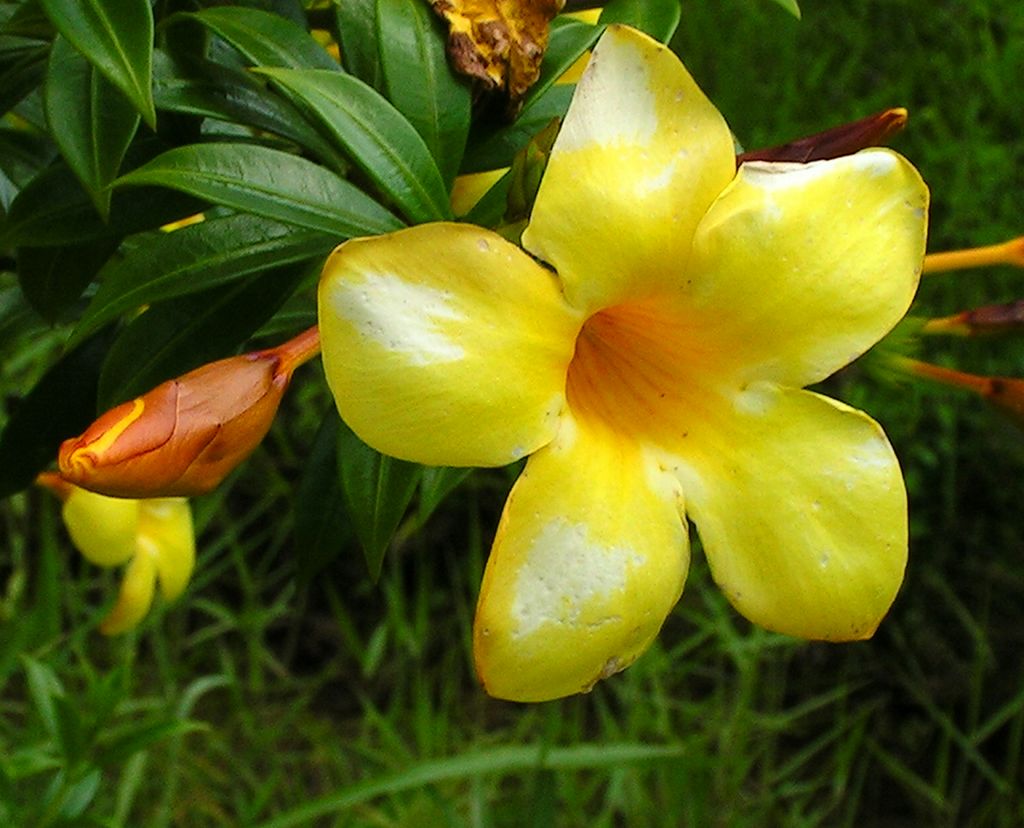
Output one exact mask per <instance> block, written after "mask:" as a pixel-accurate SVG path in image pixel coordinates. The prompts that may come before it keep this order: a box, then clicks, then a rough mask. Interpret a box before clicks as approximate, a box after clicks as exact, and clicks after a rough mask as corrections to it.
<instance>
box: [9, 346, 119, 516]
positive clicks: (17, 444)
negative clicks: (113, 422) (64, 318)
mask: <svg viewBox="0 0 1024 828" xmlns="http://www.w3.org/2000/svg"><path fill="white" fill-rule="evenodd" d="M109 343H110V337H109V334H107V333H106V332H103V333H100V334H97V335H96V336H94V337H93V338H92V339H89V340H88V341H86V342H84V343H83V344H82V345H81V346H79V347H78V348H76V349H75V350H73V351H71V352H70V353H68V354H66V355H65V356H64V357H63V358H61V360H60V361H59V362H57V363H56V364H55V365H53V366H52V367H51V368H50V369H49V370H48V371H47V372H46V373H45V374H44V375H43V377H42V379H40V380H39V382H37V383H36V385H35V387H34V388H33V389H32V390H31V391H30V392H29V393H28V394H26V395H25V396H24V397H22V398H21V400H19V401H18V404H17V406H16V407H15V408H14V413H13V414H12V415H11V418H10V419H9V420H8V421H7V425H6V426H5V427H4V429H3V432H2V433H0V498H4V497H7V496H8V495H10V494H14V492H17V491H20V490H21V489H24V488H25V487H26V486H28V485H29V484H30V483H31V482H32V481H33V480H34V479H35V476H36V475H37V474H39V472H41V471H42V470H43V469H45V468H46V467H47V466H48V465H50V463H52V462H53V461H54V459H55V458H56V457H57V449H58V448H59V447H60V444H61V442H62V441H64V440H65V439H67V438H68V437H73V436H74V435H76V434H78V433H80V432H81V431H83V430H84V429H85V427H86V426H87V425H89V423H91V422H92V421H93V420H94V419H95V418H96V382H97V380H98V379H99V373H100V364H101V362H102V360H103V355H104V354H105V353H106V350H107V346H108V345H109Z"/></svg>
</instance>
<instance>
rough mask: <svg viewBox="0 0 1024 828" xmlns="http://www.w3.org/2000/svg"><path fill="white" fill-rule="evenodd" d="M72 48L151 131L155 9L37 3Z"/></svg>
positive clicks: (131, 3) (125, 3)
mask: <svg viewBox="0 0 1024 828" xmlns="http://www.w3.org/2000/svg"><path fill="white" fill-rule="evenodd" d="M41 3H42V6H43V9H44V11H45V12H46V14H47V16H48V17H49V18H50V21H51V22H52V23H53V25H54V28H56V29H57V31H58V32H60V33H61V34H62V35H63V36H64V37H66V38H67V39H68V40H69V41H70V43H71V45H72V46H74V47H75V48H76V49H78V51H79V52H81V53H82V54H83V55H85V57H86V58H87V59H88V61H89V62H90V63H91V64H92V65H93V66H95V67H96V68H97V69H99V71H100V72H102V73H103V74H104V75H105V76H106V77H107V79H108V80H109V81H110V82H111V83H113V84H114V86H116V87H117V88H118V89H120V90H121V91H122V92H123V93H124V94H125V96H126V97H127V98H128V100H129V101H131V103H132V105H133V106H134V107H135V109H136V110H138V112H139V114H140V115H141V116H142V117H143V119H145V121H146V123H147V124H149V125H150V127H153V128H155V127H156V110H155V108H154V107H153V89H152V78H153V10H152V8H151V7H150V4H149V0H41Z"/></svg>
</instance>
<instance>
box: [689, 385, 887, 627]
mask: <svg viewBox="0 0 1024 828" xmlns="http://www.w3.org/2000/svg"><path fill="white" fill-rule="evenodd" d="M684 442H685V444H686V445H685V446H684V447H683V448H682V449H681V450H680V454H681V455H683V457H684V459H683V460H682V461H681V463H680V465H679V466H678V468H677V471H678V472H679V473H680V479H681V481H682V484H683V491H684V492H685V495H686V502H687V509H688V512H689V514H690V516H691V517H692V518H693V521H694V523H696V524H697V530H698V531H699V533H700V537H701V541H702V543H703V545H704V550H705V552H706V554H707V557H708V561H709V563H710V565H711V571H712V574H713V575H714V578H715V580H716V581H717V582H718V584H719V586H720V587H721V588H722V590H723V591H724V592H725V594H726V595H727V596H728V597H729V600H730V601H732V603H733V605H734V606H735V607H736V608H737V609H738V610H739V611H740V612H741V613H742V614H743V615H745V616H746V617H747V618H749V619H750V620H751V621H754V622H755V623H757V624H760V625H761V626H763V627H767V628H768V629H772V630H776V631H778V632H782V633H787V634H789V635H796V636H800V637H802V638H812V639H824V640H829V641H844V640H853V639H860V638H868V637H870V636H871V635H872V633H873V632H874V631H875V628H876V627H877V626H878V623H879V622H880V621H881V619H882V617H883V616H884V615H885V613H886V612H887V610H888V609H889V606H890V605H891V604H892V601H893V599H894V598H895V596H896V592H897V590H898V589H899V586H900V583H901V581H902V579H903V571H904V568H905V566H906V560H907V502H906V492H905V490H904V487H903V478H902V477H901V475H900V469H899V464H898V463H897V461H896V457H895V456H894V455H893V451H892V447H891V446H890V445H889V442H888V440H887V439H886V437H885V434H884V433H883V432H882V429H881V428H880V427H879V425H878V424H877V423H876V422H875V421H874V420H872V419H871V418H870V417H868V416H867V415H866V414H864V413H862V412H860V411H856V410H854V409H852V408H849V407H847V406H845V405H843V404H842V403H839V402H836V401H834V400H831V399H828V398H827V397H822V396H820V395H818V394H813V393H811V392H809V391H797V390H791V389H780V388H778V387H777V386H775V385H773V384H770V383H758V384H756V385H753V386H751V387H749V388H748V389H746V390H745V391H744V392H742V393H741V394H739V395H738V396H737V397H736V399H735V406H734V408H733V410H732V411H731V412H730V411H727V410H726V409H725V408H724V407H723V409H722V411H721V413H720V415H719V416H718V417H717V418H716V422H715V423H714V424H708V425H707V426H706V427H704V428H701V427H698V428H691V429H690V431H689V432H688V433H687V437H686V439H685V441H684Z"/></svg>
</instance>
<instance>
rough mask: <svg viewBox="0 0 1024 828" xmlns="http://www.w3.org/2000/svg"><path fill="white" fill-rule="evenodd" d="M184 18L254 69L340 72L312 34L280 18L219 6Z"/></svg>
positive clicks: (263, 12)
mask: <svg viewBox="0 0 1024 828" xmlns="http://www.w3.org/2000/svg"><path fill="white" fill-rule="evenodd" d="M181 18H188V19H192V20H197V21H199V22H200V23H201V24H202V25H203V26H205V27H206V28H207V29H209V30H210V31H212V32H214V33H215V34H217V35H219V36H220V37H222V38H224V40H226V41H227V42H228V43H230V44H231V45H232V46H234V47H235V48H236V49H237V50H238V51H239V52H241V53H242V54H243V55H244V56H245V58H246V59H247V60H249V61H251V62H252V64H253V65H254V66H279V67H286V68H291V69H303V68H305V69H325V70H329V71H334V72H339V71H340V70H341V67H340V66H339V65H338V63H337V62H336V61H335V60H334V58H332V57H331V56H330V55H329V54H327V52H326V50H325V49H324V48H323V46H321V45H320V44H319V43H317V42H316V40H314V39H313V38H312V37H311V36H310V34H309V32H307V31H306V30H305V29H303V28H302V27H301V26H298V25H296V24H295V23H293V22H292V21H291V20H288V19H287V18H284V17H281V16H280V15H277V14H272V13H270V12H265V11H260V10H259V9H252V8H244V7H240V6H220V7H217V8H211V9H204V10H203V11H201V12H196V13H195V14H186V15H182V16H181ZM171 19H172V20H176V19H179V17H178V16H175V17H174V18H171Z"/></svg>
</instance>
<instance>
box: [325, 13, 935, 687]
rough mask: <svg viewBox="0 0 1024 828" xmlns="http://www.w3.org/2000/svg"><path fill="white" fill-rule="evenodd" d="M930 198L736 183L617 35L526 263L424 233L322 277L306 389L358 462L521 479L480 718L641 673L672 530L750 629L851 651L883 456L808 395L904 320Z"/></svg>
mask: <svg viewBox="0 0 1024 828" xmlns="http://www.w3.org/2000/svg"><path fill="white" fill-rule="evenodd" d="M927 200H928V197H927V190H926V188H925V186H924V184H923V182H922V181H921V178H920V176H919V175H918V174H917V172H916V171H915V170H914V168H913V167H912V166H911V165H910V164H909V163H907V161H906V160H904V159H903V158H902V157H900V156H899V155H897V154H896V153H893V152H891V151H889V150H882V149H873V150H866V151H864V152H860V153H857V154H855V155H849V156H845V157H841V158H837V159H834V160H826V161H816V162H813V163H807V164H797V163H778V162H764V161H757V162H751V163H745V164H742V165H741V166H740V167H739V169H738V170H737V166H736V158H735V155H734V150H733V141H732V136H731V134H730V131H729V129H728V127H727V125H726V124H725V122H724V120H723V119H722V117H721V115H720V114H719V113H718V111H717V110H716V109H715V108H714V107H713V106H712V105H711V103H710V102H709V101H708V100H707V99H706V98H705V97H704V95H703V93H702V92H701V91H700V89H699V88H698V87H697V85H696V84H695V82H694V81H693V79H692V78H691V77H690V75H689V74H688V73H687V72H686V70H685V69H684V68H683V66H682V65H681V64H680V63H679V61H678V59H677V58H676V57H675V56H674V55H673V54H672V53H671V52H670V51H668V50H667V49H665V48H664V47H663V46H661V45H660V44H658V43H656V42H655V41H653V40H651V39H650V38H648V37H646V36H644V35H642V34H640V33H638V32H636V31H634V30H632V29H628V28H625V27H619V26H612V27H609V29H608V31H607V33H606V34H605V35H604V36H603V37H602V39H601V41H600V42H599V43H598V46H597V48H596V49H595V51H594V55H593V58H592V60H591V62H590V65H589V66H588V68H587V70H586V72H585V74H584V76H583V78H582V80H581V81H580V84H579V86H578V87H577V90H576V92H575V95H574V98H573V101H572V104H571V106H570V108H569V111H568V113H567V115H566V118H565V122H564V124H563V126H562V129H561V132H560V134H559V136H558V139H557V142H556V143H555V146H554V149H553V151H552V154H551V157H550V161H549V163H548V166H547V169H546V172H545V174H544V178H543V181H542V183H541V186H540V190H539V192H538V195H537V200H536V203H535V205H534V209H533V213H532V216H531V218H530V223H529V226H528V227H527V229H526V230H525V232H524V234H523V246H524V247H525V248H526V250H527V251H529V253H530V254H532V256H531V255H527V253H525V252H524V251H523V250H521V249H520V248H518V247H516V246H514V245H512V244H510V243H508V242H506V241H504V240H503V239H502V238H500V237H499V236H497V235H496V234H494V233H492V232H490V231H487V230H483V229H480V228H476V227H471V226H468V225H459V224H449V223H439V224H431V225H424V226H419V227H413V228H410V229H407V230H402V231H400V232H397V233H394V234H390V235H387V236H382V237H377V238H372V239H362V240H355V241H351V242H348V243H346V244H344V245H342V246H341V247H340V248H338V249H337V250H336V251H335V252H334V254H333V255H332V257H331V258H330V260H329V261H328V263H327V266H326V268H325V270H324V274H323V277H322V280H321V284H320V308H319V313H320V327H321V336H322V339H323V359H324V367H325V370H326V373H327V378H328V382H329V384H330V387H331V391H332V393H333V395H334V398H335V401H336V403H337V406H338V410H339V411H340V413H341V415H342V417H343V418H344V419H345V420H346V421H347V422H348V424H349V425H350V426H351V427H352V428H353V430H354V431H355V432H356V433H357V434H359V436H360V437H362V438H363V439H364V440H365V441H366V442H368V443H369V444H370V445H372V446H374V447H375V448H377V449H379V450H380V451H383V452H386V453H388V454H392V455H395V456H397V457H401V458H405V459H408V460H414V461H418V462H421V463H428V464H435V465H481V466H497V465H503V464H506V463H509V462H511V461H513V460H517V459H519V458H521V457H525V456H527V455H529V460H528V462H527V465H526V469H525V471H524V472H523V474H522V476H521V477H520V478H519V480H518V481H517V483H516V484H515V486H514V488H513V490H512V492H511V494H510V495H509V499H508V502H507V503H506V505H505V510H504V514H503V515H502V518H501V521H500V524H499V526H498V530H497V535H496V537H495V540H494V546H493V548H492V551H491V556H490V559H489V560H488V563H487V570H486V572H485V574H484V581H483V585H482V588H481V593H480V599H479V603H478V606H477V615H476V622H475V633H474V651H475V659H476V665H477V671H478V673H479V675H480V677H481V679H482V681H483V683H484V685H485V687H486V689H487V690H488V692H490V693H491V694H493V695H495V696H499V697H502V698H507V699H516V700H523V701H533V700H541V699H549V698H555V697H558V696H564V695H568V694H571V693H577V692H580V691H585V690H587V689H589V688H590V687H591V686H592V685H593V684H594V682H596V681H597V680H599V679H602V678H605V677H607V676H609V675H611V674H613V673H615V672H617V671H619V670H621V669H623V668H624V667H626V666H627V665H629V664H630V663H631V662H632V661H634V660H635V659H636V658H637V656H639V654H640V653H642V652H643V651H644V649H645V648H646V647H647V646H648V645H649V644H650V642H651V641H652V639H653V638H654V636H655V635H656V634H657V632H658V630H659V629H660V627H661V625H662V623H663V621H664V619H665V617H666V615H667V614H668V613H669V611H670V610H671V609H672V607H673V605H674V604H675V602H676V601H677V600H678V598H679V596H680V594H681V591H682V588H683V581H684V579H685V576H686V572H687V568H688V565H689V544H688V534H689V531H688V519H692V520H693V521H694V523H695V524H696V526H697V528H698V530H699V532H700V537H701V541H702V544H703V547H704V551H705V554H706V555H707V558H708V561H709V563H710V566H711V570H712V573H713V575H714V578H715V580H716V581H717V582H718V584H719V586H720V587H721V588H722V590H723V591H724V592H725V594H726V595H727V596H728V597H729V599H730V601H731V602H732V603H733V605H734V606H735V607H736V608H737V609H738V610H739V611H740V612H741V613H743V614H744V615H745V616H746V617H747V618H749V619H751V620H752V621H754V622H756V623H758V624H761V625H763V626H765V627H768V628H770V629H773V630H777V631H781V632H784V633H788V634H791V635H797V636H802V637H805V638H813V639H825V640H832V641H838V640H850V639H859V638H866V637H868V636H870V635H871V634H872V633H873V632H874V630H875V628H876V627H877V625H878V623H879V622H880V620H881V618H882V617H883V616H884V615H885V613H886V612H887V610H888V608H889V606H890V605H891V603H892V601H893V599H894V597H895V595H896V592H897V590H898V589H899V586H900V583H901V581H902V577H903V571H904V568H905V564H906V557H907V507H906V493H905V489H904V485H903V480H902V476H901V474H900V469H899V465H898V464H897V461H896V458H895V456H894V454H893V451H892V448H891V446H890V445H889V442H888V440H887V439H886V437H885V435H884V433H883V432H882V430H881V428H880V427H879V426H878V424H877V423H875V422H874V421H873V420H871V419H870V418H869V417H868V416H867V415H866V414H864V413H862V412H860V411H855V410H853V409H851V408H849V407H847V406H845V405H843V404H842V403H839V402H836V401H834V400H831V399H828V398H826V397H823V396H821V395H819V394H816V393H812V392H809V391H806V390H802V389H803V388H804V386H807V385H810V384H813V383H816V382H819V381H820V380H822V379H824V378H825V377H827V376H829V375H830V374H832V373H833V372H835V371H836V370H837V369H839V368H840V367H842V366H844V365H846V364H847V363H849V362H850V361H851V360H853V359H855V358H856V357H858V356H859V355H860V354H862V353H863V352H864V351H865V350H867V349H868V348H869V347H870V346H871V345H873V344H874V343H875V342H876V341H878V340H879V339H880V338H881V337H882V336H883V335H885V334H886V333H887V332H888V331H889V330H890V329H891V328H892V327H893V326H894V325H895V324H896V322H897V321H898V320H899V319H900V318H901V317H902V316H903V314H904V313H905V312H906V310H907V308H908V307H909V305H910V302H911V300H912V298H913V296H914V292H915V290H916V288H917V283H918V279H919V275H920V270H921V261H922V258H923V255H924V240H925V226H926V211H927Z"/></svg>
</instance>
